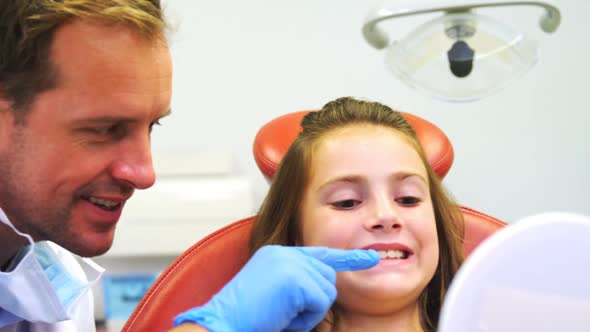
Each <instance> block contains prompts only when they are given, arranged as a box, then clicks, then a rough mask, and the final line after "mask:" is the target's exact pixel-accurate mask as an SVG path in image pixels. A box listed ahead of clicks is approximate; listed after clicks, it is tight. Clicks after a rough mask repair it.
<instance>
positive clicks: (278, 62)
mask: <svg viewBox="0 0 590 332" xmlns="http://www.w3.org/2000/svg"><path fill="white" fill-rule="evenodd" d="M555 4H556V5H557V6H558V7H559V8H560V9H561V12H562V23H561V26H560V27H559V29H558V31H557V32H556V33H553V34H551V35H548V34H545V33H543V32H542V31H541V30H540V28H539V26H538V20H539V18H540V16H541V13H542V10H541V9H540V8H537V7H511V8H507V9H504V8H495V9H481V10H478V11H477V12H478V13H481V14H484V15H488V16H491V17H494V18H496V19H498V20H505V21H506V22H507V23H508V24H510V25H512V26H513V27H515V28H517V29H520V30H522V31H525V32H526V33H528V34H529V35H531V36H532V37H534V38H535V39H537V40H538V42H539V45H540V51H541V58H540V61H539V63H537V65H536V66H535V67H534V68H533V70H532V71H530V72H529V73H528V74H527V75H526V76H525V77H524V78H523V79H521V80H519V81H517V82H514V83H512V84H511V85H510V86H509V87H508V88H506V89H504V90H503V91H501V92H499V93H497V94H495V95H492V96H490V97H487V98H485V99H483V100H480V101H476V102H472V103H462V104H450V103H445V102H441V101H437V100H433V99H430V98H428V97H426V96H424V95H422V94H420V93H419V92H417V91H415V90H413V89H411V88H409V87H407V86H405V85H403V84H402V83H401V82H400V81H398V80H397V79H396V78H395V77H394V76H393V75H391V74H390V73H389V72H388V70H387V68H386V67H385V63H384V53H383V52H382V51H377V50H375V49H372V48H371V47H369V45H368V44H367V43H366V42H365V41H364V39H363V38H362V36H361V32H360V29H361V26H362V23H363V20H364V19H365V17H366V16H367V14H368V13H369V11H370V10H371V9H374V8H375V7H378V6H380V5H382V2H380V1H352V0H323V1H314V0H298V1H276V0H274V1H273V0H250V1H242V0H226V1H194V0H168V1H165V2H164V5H165V7H166V10H167V13H168V15H169V17H170V18H171V22H172V24H173V26H174V27H175V31H174V32H173V33H172V34H171V38H170V41H171V49H172V52H173V60H174V66H175V68H174V75H175V77H174V96H173V105H172V108H173V116H172V117H170V118H166V119H165V120H164V121H163V127H161V128H156V129H155V132H154V139H153V144H154V153H155V154H158V153H164V152H166V153H170V152H180V153H194V154H199V153H206V152H207V151H212V150H227V151H230V152H231V153H232V155H233V156H234V169H233V171H234V172H235V173H239V174H245V175H247V176H248V177H249V178H251V179H252V181H253V183H254V188H255V189H254V191H255V192H254V195H255V196H254V197H255V201H256V203H258V202H260V200H261V199H262V198H263V196H264V194H265V193H266V190H267V188H268V185H267V183H266V182H265V181H264V179H263V178H262V176H261V175H260V172H259V171H258V169H257V168H256V165H255V162H254V159H253V158H252V152H251V151H252V141H253V138H254V136H255V134H256V132H257V130H258V128H259V127H260V126H261V125H263V124H264V123H266V122H267V121H269V120H270V119H272V118H274V117H276V116H278V115H280V114H284V113H288V112H292V111H297V110H303V109H317V108H320V107H321V106H322V105H323V104H324V103H326V102H327V101H329V100H332V99H334V98H336V97H340V96H355V97H361V98H368V99H372V100H376V101H381V102H383V103H386V104H388V105H390V106H392V107H394V108H397V109H399V110H403V111H406V112H410V113H414V114H417V115H419V116H422V117H424V118H426V119H428V120H430V121H432V122H434V123H435V124H437V125H438V126H439V127H440V128H441V129H443V131H445V133H446V134H447V135H448V136H449V137H450V139H451V141H452V143H453V145H454V148H455V162H454V165H453V167H452V169H451V171H450V173H449V175H448V176H447V178H446V179H445V183H446V185H447V188H449V189H450V191H451V192H452V193H453V194H454V196H455V197H456V198H457V200H458V201H459V202H461V203H462V204H464V205H467V206H470V207H473V208H476V209H478V210H481V211H483V212H486V213H489V214H491V215H494V216H496V217H499V218H501V219H503V220H506V221H508V222H513V221H515V220H517V219H518V218H520V217H523V216H526V215H529V214H533V213H537V212H542V211H549V210H565V211H572V212H579V213H583V214H587V215H590V204H589V199H588V198H587V194H586V192H585V189H586V188H588V187H589V186H590V174H589V173H588V171H587V170H588V169H590V154H589V150H590V149H589V143H590V100H589V99H588V95H590V89H589V88H587V86H586V84H587V83H586V80H587V79H588V78H589V77H590V64H589V63H588V61H589V59H590V46H589V44H588V42H587V40H588V37H587V33H588V32H589V31H590V2H589V1H585V0H561V1H556V2H555ZM431 17H433V16H432V15H425V16H416V17H411V18H404V19H400V20H396V21H392V22H391V23H387V24H385V25H384V26H386V27H387V28H388V31H390V33H391V36H392V37H393V38H399V37H401V36H402V35H403V34H404V33H405V32H408V31H409V30H411V29H413V28H414V27H415V26H416V25H417V24H420V23H422V22H425V21H426V20H427V19H429V18H431ZM255 205H257V204H255ZM253 212H254V211H253Z"/></svg>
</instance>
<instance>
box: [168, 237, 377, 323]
mask: <svg viewBox="0 0 590 332" xmlns="http://www.w3.org/2000/svg"><path fill="white" fill-rule="evenodd" d="M220 259H223V257H221V258H220ZM379 259H380V256H379V254H378V253H377V252H376V251H374V250H360V249H358V250H339V249H329V248H325V247H286V246H277V245H271V246H264V247H262V248H260V249H259V250H258V251H257V252H256V253H255V254H254V256H253V257H252V258H251V259H250V261H248V263H247V264H246V265H245V266H244V267H243V268H242V270H241V271H240V272H239V273H238V274H237V275H236V276H235V277H234V278H233V279H232V280H231V281H230V282H229V283H228V284H227V285H225V287H224V288H223V289H222V290H221V291H220V292H219V293H217V295H215V296H214V297H213V298H212V299H211V300H210V301H209V302H207V304H205V305H204V306H202V307H197V308H193V309H191V310H188V311H186V312H184V313H182V314H180V315H178V316H177V317H176V318H175V319H174V326H177V325H179V324H182V323H186V322H191V323H196V324H199V325H201V326H202V327H205V328H207V329H209V330H210V331H213V332H225V331H228V332H230V331H244V332H247V331H256V332H278V331H293V332H295V331H309V330H311V329H312V328H313V327H315V326H316V325H317V324H319V322H321V321H322V319H324V317H325V316H326V313H327V312H328V310H329V309H330V307H331V306H332V303H333V302H334V300H335V299H336V286H335V284H336V271H356V270H363V269H368V268H370V267H373V266H375V265H376V264H377V263H378V262H379Z"/></svg>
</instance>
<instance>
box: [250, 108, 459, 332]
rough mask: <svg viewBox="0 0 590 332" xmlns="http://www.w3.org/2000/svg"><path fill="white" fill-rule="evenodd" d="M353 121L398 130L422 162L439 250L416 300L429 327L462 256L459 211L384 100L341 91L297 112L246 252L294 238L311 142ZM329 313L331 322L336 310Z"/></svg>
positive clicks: (404, 124)
mask: <svg viewBox="0 0 590 332" xmlns="http://www.w3.org/2000/svg"><path fill="white" fill-rule="evenodd" d="M353 124H372V125H379V126H385V127H389V128H392V129H393V130H396V131H398V132H400V133H402V134H403V135H404V136H405V138H406V139H407V141H408V142H409V143H410V144H411V145H412V146H413V147H414V149H415V150H416V151H417V152H418V154H419V156H420V158H421V159H422V162H423V163H424V165H425V166H426V170H427V173H428V183H429V187H430V188H429V189H430V193H431V199H432V205H433V209H434V215H435V219H436V226H437V230H438V241H439V246H440V250H439V263H438V266H437V268H436V272H435V274H434V276H433V278H432V279H431V280H430V282H429V283H428V285H427V286H426V289H425V291H423V292H422V294H421V295H420V298H419V299H418V301H419V307H420V319H421V324H422V327H423V328H424V330H425V331H435V330H436V326H437V324H438V316H439V313H440V309H441V306H442V303H443V299H444V296H445V293H446V291H447V289H448V287H449V284H450V282H451V280H452V278H453V276H454V275H455V273H456V272H457V270H458V269H459V266H460V265H461V263H462V262H463V258H464V256H463V246H462V238H463V215H462V214H461V211H460V210H459V207H458V206H457V204H456V203H455V202H454V201H453V200H452V199H451V197H450V196H449V194H447V193H446V191H445V190H444V188H443V186H442V184H441V181H440V179H439V177H438V176H437V175H436V173H434V171H433V170H432V168H431V167H430V165H429V164H428V161H427V159H426V155H425V154H424V151H423V149H422V146H421V145H420V143H419V142H418V140H417V139H416V133H415V132H414V130H413V129H412V127H411V126H410V125H409V124H408V122H407V121H406V119H404V117H403V116H402V115H401V114H400V113H399V112H397V111H394V110H392V109H391V108H389V107H387V106H385V105H382V104H380V103H376V102H368V101H359V100H356V99H353V98H349V97H345V98H339V99H337V100H334V101H332V102H329V103H327V104H326V105H325V106H324V107H323V108H322V109H321V110H320V111H318V112H310V113H308V114H307V115H306V116H305V117H304V118H303V120H302V122H301V126H302V128H303V130H302V131H301V133H300V134H299V136H298V137H297V139H296V140H295V141H294V142H293V144H292V145H291V147H290V148H289V150H288V151H287V153H286V154H285V156H284V158H283V160H282V161H281V163H280V165H279V167H278V169H277V172H276V173H275V175H274V177H273V179H272V184H271V186H270V189H269V192H268V194H267V196H266V198H265V200H264V202H263V203H262V206H261V208H260V210H259V213H258V215H257V218H256V220H255V222H254V225H253V228H252V234H251V237H250V244H249V245H250V253H251V254H253V253H254V252H255V251H256V250H258V249H259V248H260V247H262V246H264V245H267V244H280V245H288V246H293V245H296V243H298V242H299V239H300V237H301V234H300V225H299V210H300V203H301V201H302V197H303V193H304V190H305V188H306V186H307V183H308V181H309V179H310V176H311V175H310V173H309V172H310V165H311V160H312V158H313V150H314V147H315V146H316V145H317V144H318V143H319V142H320V141H321V139H322V138H323V137H325V136H326V135H327V134H328V133H329V132H331V131H332V130H335V129H337V128H341V127H344V126H350V125H353ZM332 313H333V315H334V324H337V321H338V319H337V318H338V317H337V316H336V312H335V311H334V310H333V311H332Z"/></svg>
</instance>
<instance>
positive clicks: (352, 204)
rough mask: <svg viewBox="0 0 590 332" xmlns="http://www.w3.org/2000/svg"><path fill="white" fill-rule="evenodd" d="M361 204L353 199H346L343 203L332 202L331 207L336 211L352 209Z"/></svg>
mask: <svg viewBox="0 0 590 332" xmlns="http://www.w3.org/2000/svg"><path fill="white" fill-rule="evenodd" d="M360 203H361V201H357V200H355V199H346V200H343V201H338V202H334V203H332V205H333V206H334V207H336V208H338V209H344V210H347V209H352V208H354V207H355V206H357V205H359V204H360Z"/></svg>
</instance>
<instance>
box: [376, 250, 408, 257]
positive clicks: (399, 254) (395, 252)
mask: <svg viewBox="0 0 590 332" xmlns="http://www.w3.org/2000/svg"><path fill="white" fill-rule="evenodd" d="M378 253H379V255H381V258H382V259H387V258H395V259H400V258H401V259H406V258H408V253H407V252H405V251H403V250H383V251H378Z"/></svg>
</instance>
